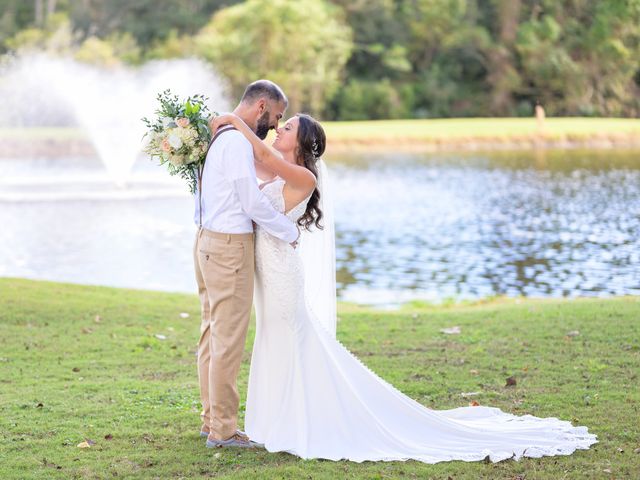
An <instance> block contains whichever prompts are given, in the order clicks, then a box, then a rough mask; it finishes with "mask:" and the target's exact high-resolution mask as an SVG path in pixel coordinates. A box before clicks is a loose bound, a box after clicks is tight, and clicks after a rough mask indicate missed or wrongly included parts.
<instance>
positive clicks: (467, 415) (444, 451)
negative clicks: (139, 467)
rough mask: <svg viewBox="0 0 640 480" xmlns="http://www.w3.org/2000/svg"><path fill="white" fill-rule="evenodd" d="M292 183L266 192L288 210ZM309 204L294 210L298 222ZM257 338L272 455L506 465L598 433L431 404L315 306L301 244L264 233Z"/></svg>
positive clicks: (262, 431)
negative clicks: (338, 333) (286, 190)
mask: <svg viewBox="0 0 640 480" xmlns="http://www.w3.org/2000/svg"><path fill="white" fill-rule="evenodd" d="M283 186H284V181H283V180H281V179H277V180H275V181H274V182H272V183H270V184H267V185H266V186H265V187H264V189H263V192H264V193H265V195H266V196H267V197H268V198H269V199H270V200H271V202H272V203H273V205H274V207H275V208H276V209H277V210H278V211H280V212H284V199H283V196H282V189H283ZM305 208H306V201H304V202H302V203H301V204H300V205H297V206H296V207H295V208H293V209H292V210H291V211H290V212H288V213H287V216H288V217H289V218H290V219H291V220H292V221H295V220H297V219H298V218H299V217H300V216H301V215H302V214H303V213H304V211H305ZM255 305H256V314H257V316H256V338H255V343H254V346H253V355H252V359H251V370H250V374H249V386H248V395H247V404H246V414H245V429H246V433H247V434H248V435H249V437H250V438H251V439H252V440H254V441H256V442H259V443H262V444H264V446H265V448H266V449H267V450H268V451H270V452H279V451H284V452H289V453H292V454H294V455H297V456H299V457H302V458H305V459H308V458H324V459H330V460H340V459H347V460H352V461H355V462H362V461H365V460H373V461H377V460H385V461H391V460H409V459H413V460H418V461H421V462H426V463H436V462H442V461H448V460H463V461H477V460H483V459H485V458H487V457H488V459H489V460H491V461H493V462H497V461H500V460H505V459H509V458H513V459H516V460H517V459H519V458H521V457H523V456H526V457H536V458H537V457H542V456H544V455H569V454H571V453H572V452H574V451H575V450H576V449H587V448H589V446H590V445H592V444H594V443H596V442H597V441H596V436H595V435H593V434H590V433H588V431H587V428H586V427H574V426H572V425H571V423H570V422H567V421H561V420H558V419H556V418H537V417H534V416H531V415H524V416H515V415H511V414H509V413H505V412H502V411H500V410H499V409H497V408H491V407H483V406H476V407H460V408H454V409H452V410H431V409H429V408H426V407H425V406H423V405H421V404H419V403H418V402H416V401H414V400H412V399H411V398H409V397H407V396H406V395H404V394H402V393H401V392H400V391H398V390H397V389H395V388H394V387H393V386H392V385H390V384H389V383H387V382H386V381H384V380H383V379H381V378H380V377H378V376H377V375H376V374H375V373H373V372H372V371H371V370H369V369H368V368H367V367H366V366H365V365H363V364H362V362H360V361H359V360H358V359H357V358H356V357H355V356H354V355H353V354H351V353H350V352H349V351H348V350H347V349H346V348H344V347H343V345H342V344H341V343H339V342H338V341H337V340H336V339H335V337H334V336H333V334H332V333H331V332H329V331H328V330H327V329H326V328H324V327H323V325H322V324H321V323H320V322H318V321H317V319H316V318H314V315H313V314H311V313H310V312H311V310H310V309H309V308H308V307H307V302H306V301H305V293H304V272H303V267H302V262H301V260H300V257H299V255H298V251H297V250H294V249H292V248H291V246H289V245H288V244H287V243H285V242H283V241H281V240H278V239H277V238H275V237H272V236H271V235H269V234H268V233H267V232H265V231H264V230H263V229H261V228H259V227H258V228H257V230H256V283H255Z"/></svg>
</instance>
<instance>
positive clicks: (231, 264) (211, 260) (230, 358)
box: [193, 228, 254, 440]
mask: <svg viewBox="0 0 640 480" xmlns="http://www.w3.org/2000/svg"><path fill="white" fill-rule="evenodd" d="M193 259H194V264H195V271H196V280H197V282H198V293H199V295H200V304H201V306H202V323H201V326H200V342H199V344H198V377H199V380H200V399H201V401H202V408H203V412H202V417H203V421H204V423H205V424H206V425H208V426H209V428H210V432H211V436H212V437H213V438H215V439H217V440H226V439H228V438H230V437H231V436H232V435H233V434H234V433H235V431H236V428H237V421H238V406H239V395H238V387H237V377H238V371H239V369H240V363H241V361H242V354H243V352H244V346H245V340H246V337H247V328H248V326H249V317H250V315H251V304H252V301H253V272H254V251H253V233H247V234H226V233H216V232H212V231H210V230H206V229H203V228H201V229H200V230H199V231H198V234H197V236H196V241H195V245H194V249H193Z"/></svg>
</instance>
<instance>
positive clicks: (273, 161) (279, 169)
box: [209, 113, 316, 192]
mask: <svg viewBox="0 0 640 480" xmlns="http://www.w3.org/2000/svg"><path fill="white" fill-rule="evenodd" d="M223 125H233V126H234V127H235V128H236V129H237V130H238V131H240V133H242V134H243V135H244V136H245V137H246V138H247V140H249V142H250V143H251V146H252V147H253V155H254V157H255V159H256V161H257V162H258V163H259V164H261V165H263V166H264V167H265V168H267V169H268V170H271V171H272V172H273V173H275V174H276V175H278V176H279V177H280V178H282V179H284V181H285V182H287V183H288V184H289V186H290V187H292V188H294V189H295V190H301V191H304V192H310V191H311V190H313V188H314V187H315V185H316V179H315V176H314V175H313V173H311V172H310V171H309V170H308V169H307V168H305V167H303V166H300V165H296V164H293V163H289V162H287V161H286V160H285V159H284V158H283V157H282V154H281V153H280V152H279V151H277V150H276V149H275V148H273V147H271V146H269V145H267V144H266V143H264V142H263V141H262V140H260V138H259V137H258V136H257V135H256V134H255V133H254V131H253V130H251V128H249V126H248V125H247V124H246V123H244V121H243V120H242V119H241V118H240V117H238V116H237V115H234V114H233V113H227V114H224V115H220V116H218V117H216V118H214V119H212V120H210V122H209V126H210V127H211V131H212V132H213V133H214V134H215V132H216V130H217V129H218V128H220V127H222V126H223Z"/></svg>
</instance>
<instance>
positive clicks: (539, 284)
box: [334, 152, 640, 301]
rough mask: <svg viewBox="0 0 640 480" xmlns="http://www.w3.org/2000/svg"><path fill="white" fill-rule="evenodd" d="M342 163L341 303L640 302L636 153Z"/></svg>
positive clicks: (354, 159)
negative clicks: (501, 298) (635, 298)
mask: <svg viewBox="0 0 640 480" xmlns="http://www.w3.org/2000/svg"><path fill="white" fill-rule="evenodd" d="M341 160H342V161H341V162H340V163H341V166H339V167H337V168H336V167H334V170H338V171H337V172H335V173H336V174H335V175H334V178H336V183H337V185H336V192H337V196H338V200H337V204H338V205H340V206H341V207H340V210H339V211H338V212H337V222H338V226H337V230H338V232H339V233H338V244H339V245H340V248H339V250H338V266H339V270H338V272H339V273H338V280H339V287H340V288H341V290H342V293H343V297H345V298H351V299H355V300H359V299H360V297H364V298H366V297H367V296H372V295H375V294H373V293H372V292H378V295H377V296H378V298H385V299H387V300H389V301H393V300H394V299H397V298H398V297H401V298H407V295H406V292H407V291H410V292H412V293H413V294H414V295H415V294H418V296H421V297H426V298H429V299H436V300H437V299H442V298H443V297H456V298H458V297H482V296H486V295H493V294H505V295H525V296H577V295H590V296H591V295H605V294H616V295H620V294H638V293H640V263H639V260H640V240H639V239H640V156H638V154H637V152H625V153H620V152H617V153H612V152H600V153H588V154H585V153H584V152H572V153H570V154H567V153H566V152H551V153H549V154H546V155H545V154H544V153H543V154H540V153H538V154H536V153H535V152H534V153H510V154H509V153H498V154H491V155H487V154H474V155H455V156H453V155H447V156H433V155H431V156H405V157H395V158H393V159H391V158H389V157H388V156H379V157H372V156H369V157H365V156H359V157H351V158H342V159H341ZM354 286H357V287H358V288H354ZM360 287H364V288H360ZM409 296H411V295H409Z"/></svg>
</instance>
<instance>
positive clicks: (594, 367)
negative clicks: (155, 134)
mask: <svg viewBox="0 0 640 480" xmlns="http://www.w3.org/2000/svg"><path fill="white" fill-rule="evenodd" d="M183 312H184V313H188V314H189V317H188V318H183V317H182V316H181V315H180V314H181V313H183ZM198 312H199V305H198V300H197V298H196V296H195V295H184V294H168V293H161V292H146V291H134V290H123V289H114V288H104V287H88V286H76V285H69V284H59V283H51V282H36V281H29V280H19V279H0V479H3V480H4V479H14V478H20V479H27V478H41V479H51V478H61V479H72V478H82V479H87V478H88V479H92V478H161V479H165V478H171V479H173V478H175V479H178V478H184V479H192V478H212V477H215V478H234V479H248V478H259V479H271V478H273V479H276V478H277V479H280V478H291V479H298V478H303V479H331V480H337V479H348V478H362V479H391V478H416V479H426V478H437V479H448V478H452V479H479V478H486V479H526V480H532V479H541V478H545V479H547V478H548V479H565V478H566V479H585V478H594V479H600V478H616V479H627V478H628V479H632V478H638V477H639V476H640V453H635V452H634V450H635V449H638V448H639V447H640V431H639V421H638V418H639V415H640V412H639V406H640V389H639V388H638V385H639V383H640V379H639V378H638V374H639V372H640V321H639V319H640V298H639V297H625V298H617V299H608V300H601V299H581V300H544V301H543V300H504V299H503V300H495V301H490V302H485V303H482V302H481V303H478V304H475V305H473V304H472V305H462V306H441V307H430V306H420V305H417V304H415V305H414V306H407V307H406V308H404V309H401V310H399V311H394V312H389V311H375V310H369V309H365V308H360V307H356V306H349V305H341V306H340V322H339V325H338V336H339V338H340V340H341V341H342V342H343V343H344V344H345V345H346V346H347V347H348V348H350V349H351V350H352V351H353V352H354V353H355V354H357V355H358V356H359V357H360V358H361V359H362V360H363V361H364V362H365V363H366V364H367V365H368V366H370V367H371V368H372V369H373V370H374V371H376V372H377V373H379V374H380V375H381V376H382V377H384V378H385V379H386V380H388V381H390V382H391V383H393V384H394V385H396V386H397V387H398V388H399V389H400V390H402V391H403V392H405V393H406V394H408V395H410V396H411V397H413V398H414V399H416V400H417V401H419V402H421V403H422V404H424V405H427V406H428V407H432V408H436V409H438V408H452V407H456V406H462V405H467V404H468V403H469V402H470V401H471V400H476V401H477V402H479V403H480V404H482V405H491V406H497V407H500V408H502V409H504V410H507V411H510V412H513V413H518V414H524V413H531V414H534V415H537V416H543V417H545V416H557V417H560V418H563V419H570V420H573V422H574V424H579V425H586V426H588V427H589V429H590V431H592V432H593V433H596V434H597V435H598V438H599V441H600V443H598V444H597V445H595V446H593V447H592V448H591V449H590V450H586V451H578V452H576V453H574V454H573V455H571V456H567V457H547V458H542V459H523V460H521V461H519V462H514V461H505V462H500V463H497V464H485V463H464V462H449V463H439V464H436V465H426V464H422V463H418V462H414V461H409V462H390V463H384V462H380V463H371V462H365V463H363V464H356V463H351V462H330V461H318V460H311V461H304V460H300V459H298V458H296V457H294V456H291V455H288V454H285V453H278V454H273V453H268V452H266V451H237V450H232V449H227V450H224V449H223V450H215V451H214V450H209V449H206V448H205V447H204V441H203V440H202V439H201V438H200V437H199V436H198V429H199V426H200V422H199V418H198V413H199V406H198V403H199V402H198V387H197V379H196V362H195V356H194V353H195V345H196V341H197V336H198V324H199V318H198ZM454 325H458V326H460V327H461V329H462V333H461V334H459V335H445V334H442V333H440V332H439V330H440V329H441V328H444V327H450V326H454ZM573 331H577V332H578V333H576V332H573ZM569 332H573V333H571V334H570V335H568V333H569ZM252 337H253V330H251V332H250V340H252ZM249 346H250V344H249V343H248V346H247V350H246V355H245V362H244V363H243V367H242V371H241V375H240V388H241V398H242V399H244V397H245V390H246V382H247V374H248V367H249V364H248V361H249V355H250V349H249ZM510 376H515V378H516V381H517V385H516V386H511V387H506V386H505V379H506V378H507V377H510ZM465 392H480V393H479V394H478V395H476V396H473V397H465V396H463V395H462V394H463V393H465ZM241 409H242V407H241ZM85 439H90V440H91V441H93V442H95V444H94V445H92V446H91V447H89V448H79V447H78V445H79V444H81V442H83V441H85Z"/></svg>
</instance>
